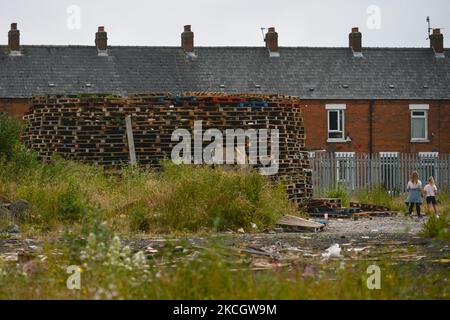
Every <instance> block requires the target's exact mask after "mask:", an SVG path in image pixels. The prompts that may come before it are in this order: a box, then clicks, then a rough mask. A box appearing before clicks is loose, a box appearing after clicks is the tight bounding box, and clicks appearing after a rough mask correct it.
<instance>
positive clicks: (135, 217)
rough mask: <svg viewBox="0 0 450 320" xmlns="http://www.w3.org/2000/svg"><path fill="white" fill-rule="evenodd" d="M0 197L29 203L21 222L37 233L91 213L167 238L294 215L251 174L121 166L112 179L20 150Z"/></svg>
mask: <svg viewBox="0 0 450 320" xmlns="http://www.w3.org/2000/svg"><path fill="white" fill-rule="evenodd" d="M0 195H2V197H4V198H7V199H9V200H10V201H13V200H16V199H25V200H27V201H29V203H30V206H31V208H30V212H29V215H28V217H27V219H26V222H28V223H29V224H32V225H33V226H34V227H40V228H43V229H52V228H54V227H57V226H58V225H67V223H70V224H73V223H75V224H76V223H79V222H80V221H81V220H82V219H83V218H84V217H85V216H86V215H87V214H88V212H89V211H90V210H93V209H98V210H100V211H102V214H103V215H104V216H105V217H106V219H108V221H109V222H110V223H112V224H113V225H115V226H116V227H117V228H118V229H121V230H128V231H138V232H165V233H166V232H173V231H177V232H180V231H181V232H198V231H208V232H209V231H224V230H227V229H232V230H237V229H239V228H244V229H246V230H247V231H251V230H253V226H254V225H256V226H257V228H258V229H264V228H267V227H270V226H272V225H274V223H275V222H276V220H277V219H278V218H279V217H281V216H282V215H283V214H295V213H296V208H295V206H294V205H293V204H291V203H289V201H288V200H287V196H286V194H285V192H284V190H283V188H281V187H277V186H274V185H273V184H272V183H271V182H269V181H268V179H267V178H265V177H263V176H261V175H259V174H258V173H257V172H255V171H254V170H239V171H224V170H221V169H212V168H210V167H202V166H199V167H196V166H189V165H185V166H176V165H174V164H173V163H171V162H164V163H163V166H162V171H160V172H158V173H155V172H153V171H151V170H149V169H145V168H140V167H124V168H123V169H121V170H119V172H116V173H114V174H113V173H111V172H108V171H104V170H102V169H101V168H99V167H94V166H89V165H85V164H80V163H75V162H71V161H66V160H63V159H60V158H58V157H55V158H53V159H52V160H51V161H50V162H49V163H41V162H39V161H38V160H37V158H36V155H35V154H33V153H30V152H28V151H25V150H19V151H17V152H15V153H14V154H13V155H12V158H10V159H6V158H3V159H2V160H0Z"/></svg>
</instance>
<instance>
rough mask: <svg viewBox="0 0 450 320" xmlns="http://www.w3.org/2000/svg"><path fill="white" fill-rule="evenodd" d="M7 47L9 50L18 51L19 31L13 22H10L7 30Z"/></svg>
mask: <svg viewBox="0 0 450 320" xmlns="http://www.w3.org/2000/svg"><path fill="white" fill-rule="evenodd" d="M8 48H9V50H10V51H11V52H17V51H20V31H19V30H17V23H15V22H14V23H11V30H9V32H8Z"/></svg>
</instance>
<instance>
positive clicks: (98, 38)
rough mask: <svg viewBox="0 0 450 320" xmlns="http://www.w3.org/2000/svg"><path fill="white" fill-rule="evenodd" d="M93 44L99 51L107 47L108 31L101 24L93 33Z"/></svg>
mask: <svg viewBox="0 0 450 320" xmlns="http://www.w3.org/2000/svg"><path fill="white" fill-rule="evenodd" d="M95 45H96V46H97V49H98V50H99V51H106V50H107V49H108V33H107V32H106V31H105V27H103V26H100V27H98V32H97V33H96V34H95Z"/></svg>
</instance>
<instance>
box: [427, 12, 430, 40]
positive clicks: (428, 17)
mask: <svg viewBox="0 0 450 320" xmlns="http://www.w3.org/2000/svg"><path fill="white" fill-rule="evenodd" d="M427 24H428V38H427V40H430V36H431V21H430V16H427Z"/></svg>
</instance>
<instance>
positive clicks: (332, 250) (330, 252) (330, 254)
mask: <svg viewBox="0 0 450 320" xmlns="http://www.w3.org/2000/svg"><path fill="white" fill-rule="evenodd" d="M341 250H342V249H341V247H340V246H339V244H337V243H336V244H334V245H332V246H331V247H329V248H328V249H327V250H325V252H324V253H322V258H323V259H324V260H328V259H330V258H339V257H340V256H341Z"/></svg>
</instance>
